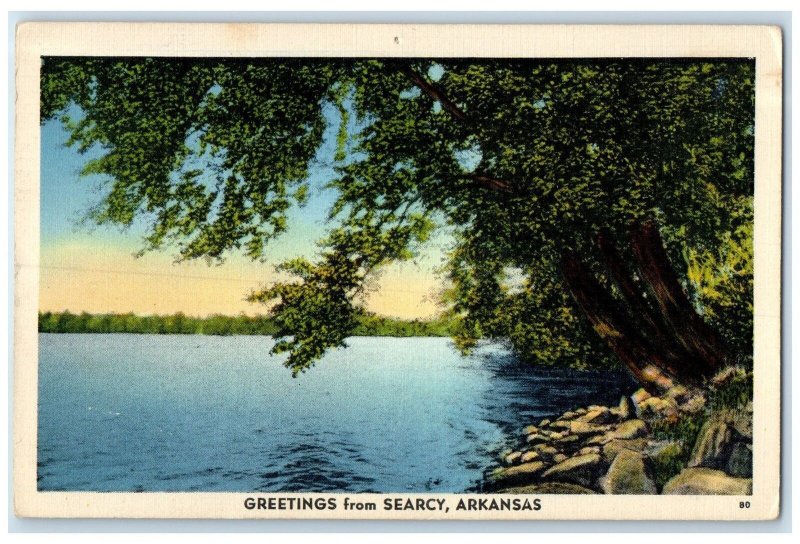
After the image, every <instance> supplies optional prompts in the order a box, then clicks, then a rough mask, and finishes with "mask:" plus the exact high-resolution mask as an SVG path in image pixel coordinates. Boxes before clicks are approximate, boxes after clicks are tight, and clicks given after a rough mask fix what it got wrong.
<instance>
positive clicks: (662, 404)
mask: <svg viewBox="0 0 800 544" xmlns="http://www.w3.org/2000/svg"><path fill="white" fill-rule="evenodd" d="M636 414H637V415H638V416H639V417H640V418H642V419H675V418H677V417H678V403H677V402H675V400H674V399H670V398H661V397H650V398H648V399H645V400H643V401H642V402H640V403H638V404H637V405H636Z"/></svg>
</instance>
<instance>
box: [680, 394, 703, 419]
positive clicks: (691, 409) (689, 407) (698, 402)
mask: <svg viewBox="0 0 800 544" xmlns="http://www.w3.org/2000/svg"><path fill="white" fill-rule="evenodd" d="M705 407H706V397H705V396H703V395H702V394H697V395H694V396H692V397H690V398H689V399H688V400H686V401H685V402H684V403H683V404H681V405H680V406H679V407H678V409H679V410H680V411H681V412H683V413H685V414H698V413H700V412H702V411H703V409H704V408H705Z"/></svg>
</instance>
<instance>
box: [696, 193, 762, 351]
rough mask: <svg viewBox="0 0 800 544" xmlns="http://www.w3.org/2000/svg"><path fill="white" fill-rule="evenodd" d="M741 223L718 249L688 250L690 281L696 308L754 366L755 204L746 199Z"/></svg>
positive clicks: (739, 216)
mask: <svg viewBox="0 0 800 544" xmlns="http://www.w3.org/2000/svg"><path fill="white" fill-rule="evenodd" d="M735 217H737V218H738V220H739V221H740V224H739V225H738V226H736V227H735V229H734V230H732V231H731V232H729V233H725V234H723V236H722V239H721V243H720V245H719V247H717V248H715V250H709V249H704V250H697V249H694V248H690V249H689V251H688V259H687V260H688V263H689V266H688V270H687V278H688V280H689V282H690V283H691V285H692V291H693V292H694V294H695V297H696V299H695V300H696V305H697V306H698V308H699V309H700V311H702V312H703V314H704V315H705V318H706V319H707V320H708V321H709V323H711V324H712V325H713V326H714V327H715V328H716V329H717V330H718V331H720V333H721V334H722V336H723V338H724V339H725V340H726V342H727V344H728V345H729V346H731V347H732V348H734V349H735V352H736V353H738V354H740V362H741V363H743V364H748V365H752V345H753V204H752V200H751V199H746V200H745V202H744V204H743V206H742V208H741V211H740V213H738V214H735Z"/></svg>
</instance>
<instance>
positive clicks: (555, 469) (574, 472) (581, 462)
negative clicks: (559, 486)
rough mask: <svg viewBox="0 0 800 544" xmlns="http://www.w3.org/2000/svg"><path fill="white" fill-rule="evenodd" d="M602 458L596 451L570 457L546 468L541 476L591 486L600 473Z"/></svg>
mask: <svg viewBox="0 0 800 544" xmlns="http://www.w3.org/2000/svg"><path fill="white" fill-rule="evenodd" d="M602 461H603V458H602V457H600V455H598V454H596V453H590V454H588V455H578V456H576V457H570V458H569V459H565V460H564V461H562V462H560V463H558V464H557V465H554V466H552V467H550V468H549V469H547V470H546V471H545V472H544V473H543V474H542V478H548V479H550V480H555V481H562V482H569V483H574V484H578V485H582V486H587V487H591V486H592V485H593V484H594V483H595V481H596V480H597V477H598V476H599V475H600V474H602V471H603V468H604V466H605V465H604V463H603V462H602Z"/></svg>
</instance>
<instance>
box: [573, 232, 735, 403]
mask: <svg viewBox="0 0 800 544" xmlns="http://www.w3.org/2000/svg"><path fill="white" fill-rule="evenodd" d="M631 233H632V234H631V249H632V254H633V255H634V263H635V265H636V269H637V270H638V278H635V277H634V275H633V274H632V273H631V271H630V269H629V266H628V265H627V264H626V262H625V261H624V259H623V258H622V256H621V254H620V253H619V251H618V249H617V247H616V246H615V245H614V243H613V241H612V240H611V237H610V236H609V234H608V233H605V232H603V233H600V234H599V235H598V237H597V239H596V245H597V248H598V250H599V253H600V256H601V259H600V262H601V263H603V264H604V266H605V271H606V272H607V275H608V278H609V279H610V280H611V281H612V282H613V284H614V286H615V287H616V289H617V290H618V291H619V295H620V296H619V297H615V296H614V295H613V294H612V293H611V291H610V290H609V289H607V288H605V287H603V285H602V284H601V283H600V281H598V280H597V279H596V278H595V276H594V274H593V273H592V272H591V270H590V269H589V268H588V267H587V266H586V265H585V264H584V263H583V262H582V261H581V259H580V258H578V257H577V256H576V255H575V254H573V253H568V254H565V255H564V257H563V259H562V266H561V272H562V275H563V277H564V280H565V283H566V285H567V288H568V289H569V290H570V293H571V294H572V296H573V298H574V299H575V302H576V303H577V305H578V307H579V308H580V309H581V310H582V311H583V313H584V314H585V315H586V317H587V318H588V320H589V322H590V323H591V324H592V326H593V328H594V330H595V331H596V332H597V334H598V335H599V336H600V337H601V338H602V339H603V340H605V341H606V343H607V344H608V345H609V347H610V348H611V349H612V350H613V351H614V353H615V354H616V355H617V357H619V359H620V360H621V361H622V362H623V363H624V364H625V366H626V367H627V368H628V369H629V370H630V372H631V374H633V376H634V378H635V379H636V380H637V381H639V382H640V383H641V384H642V386H643V387H645V388H646V389H647V390H648V391H650V392H651V393H657V392H659V391H660V390H663V389H664V388H665V387H669V386H670V385H671V384H672V383H673V382H680V383H685V384H687V385H700V384H701V383H702V382H703V381H704V380H705V379H707V378H708V377H710V376H711V375H713V374H714V372H716V371H717V370H719V369H720V368H721V367H722V366H723V364H724V362H725V360H726V357H725V350H724V347H723V346H722V342H721V341H720V339H719V337H718V336H717V335H716V333H715V332H714V331H713V330H712V329H711V327H709V326H708V325H707V324H706V323H705V322H704V321H703V320H702V318H701V317H700V316H699V315H698V314H697V312H696V311H695V310H694V308H693V307H692V305H691V302H690V300H689V298H688V297H687V296H686V294H685V293H684V291H683V288H682V287H681V285H680V283H679V281H678V276H677V274H676V273H675V271H674V269H673V268H672V266H671V264H670V262H669V259H668V258H667V253H666V250H665V249H664V245H663V242H662V240H661V235H660V234H659V232H658V229H657V228H656V226H655V224H654V223H652V222H647V223H644V224H638V223H637V224H635V225H634V226H633V227H632V229H631Z"/></svg>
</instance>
